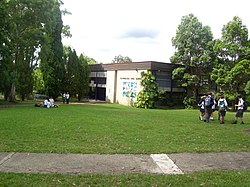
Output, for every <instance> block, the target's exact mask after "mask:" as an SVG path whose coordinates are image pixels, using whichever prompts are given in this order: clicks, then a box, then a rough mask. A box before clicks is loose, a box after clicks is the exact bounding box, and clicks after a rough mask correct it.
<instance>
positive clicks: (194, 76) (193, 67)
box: [170, 14, 213, 97]
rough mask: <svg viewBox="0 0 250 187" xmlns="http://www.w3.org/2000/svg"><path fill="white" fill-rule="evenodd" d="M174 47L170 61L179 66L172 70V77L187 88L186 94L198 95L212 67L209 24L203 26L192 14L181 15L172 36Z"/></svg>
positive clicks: (211, 36)
mask: <svg viewBox="0 0 250 187" xmlns="http://www.w3.org/2000/svg"><path fill="white" fill-rule="evenodd" d="M172 44H173V46H174V47H175V49H176V52H175V53H174V55H173V56H172V57H171V58H170V61H171V62H172V63H174V64H180V65H182V66H181V67H178V68H176V69H175V70H174V71H173V78H174V79H176V80H179V81H180V83H181V86H183V87H185V88H186V89H187V93H188V96H189V97H191V96H196V97H197V96H198V94H199V89H200V88H201V87H204V83H207V82H205V80H207V78H208V77H209V76H208V74H209V72H210V71H211V69H212V62H213V55H212V54H213V53H212V47H213V35H212V32H211V29H210V27H209V26H203V25H202V23H201V22H199V20H198V19H197V17H195V16H194V15H193V14H189V15H187V16H184V17H182V19H181V24H180V25H179V26H178V29H177V31H176V36H175V37H174V38H172Z"/></svg>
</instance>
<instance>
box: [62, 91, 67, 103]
mask: <svg viewBox="0 0 250 187" xmlns="http://www.w3.org/2000/svg"><path fill="white" fill-rule="evenodd" d="M62 101H63V104H65V101H66V94H65V92H64V93H63V94H62Z"/></svg>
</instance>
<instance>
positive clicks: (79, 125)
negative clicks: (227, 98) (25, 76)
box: [0, 104, 250, 154]
mask: <svg viewBox="0 0 250 187" xmlns="http://www.w3.org/2000/svg"><path fill="white" fill-rule="evenodd" d="M198 114H199V111H198V110H156V109H155V110H144V109H136V108H132V107H125V106H121V105H113V104H105V105H104V104H101V105H97V104H95V105H86V104H82V105H61V106H60V107H59V108H51V109H46V108H36V107H31V106H18V107H8V108H0V132H1V136H0V152H10V151H14V152H54V153H67V152H71V153H103V154H105V153H174V152H220V151H250V134H249V133H247V132H246V130H247V129H250V115H249V114H248V113H245V121H246V124H245V125H240V124H238V125H232V124H231V122H232V121H233V118H234V113H230V112H228V114H227V116H226V124H225V125H220V124H219V123H218V121H217V120H215V121H212V122H211V123H210V124H206V123H204V122H202V121H199V120H198ZM247 122H248V123H247Z"/></svg>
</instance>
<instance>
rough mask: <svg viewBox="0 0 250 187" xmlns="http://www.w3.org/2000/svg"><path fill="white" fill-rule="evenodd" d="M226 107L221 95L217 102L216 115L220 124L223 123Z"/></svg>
mask: <svg viewBox="0 0 250 187" xmlns="http://www.w3.org/2000/svg"><path fill="white" fill-rule="evenodd" d="M227 106H228V104H227V100H226V99H225V97H224V94H221V96H220V99H219V100H218V115H219V120H220V124H224V123H225V122H224V120H225V116H226V111H227Z"/></svg>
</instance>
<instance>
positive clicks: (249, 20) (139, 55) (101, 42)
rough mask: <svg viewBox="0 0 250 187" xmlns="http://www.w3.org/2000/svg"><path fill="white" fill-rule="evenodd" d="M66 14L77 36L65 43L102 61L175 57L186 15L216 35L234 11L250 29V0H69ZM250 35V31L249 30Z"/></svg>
mask: <svg viewBox="0 0 250 187" xmlns="http://www.w3.org/2000/svg"><path fill="white" fill-rule="evenodd" d="M63 2H64V5H63V6H62V9H64V8H66V9H67V10H68V11H69V12H71V15H67V16H63V23H64V25H69V26H70V32H71V34H72V37H71V38H63V44H64V45H69V46H71V47H72V48H73V49H75V50H76V52H77V54H78V55H80V54H81V53H83V54H84V55H87V56H88V57H90V58H93V59H95V60H96V61H97V62H98V63H111V62H112V60H113V59H114V57H115V56H118V55H122V56H124V57H125V56H128V57H129V58H130V59H132V61H133V62H140V61H159V62H167V63H169V62H170V60H169V59H170V57H171V56H172V55H173V54H174V52H175V48H174V47H173V46H172V42H171V40H172V38H173V37H175V35H176V30H177V28H178V25H180V23H181V18H182V17H183V16H187V15H189V14H191V13H192V14H194V16H196V17H197V18H198V20H199V22H201V23H202V25H203V26H206V25H207V26H210V28H211V30H212V33H213V36H214V39H219V38H220V37H221V30H222V28H223V26H224V25H226V24H227V23H228V22H230V21H232V19H233V17H234V16H238V17H240V18H241V19H242V22H243V25H245V26H246V27H247V28H248V30H249V29H250V12H249V7H250V1H249V0H63ZM249 35H250V30H249Z"/></svg>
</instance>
